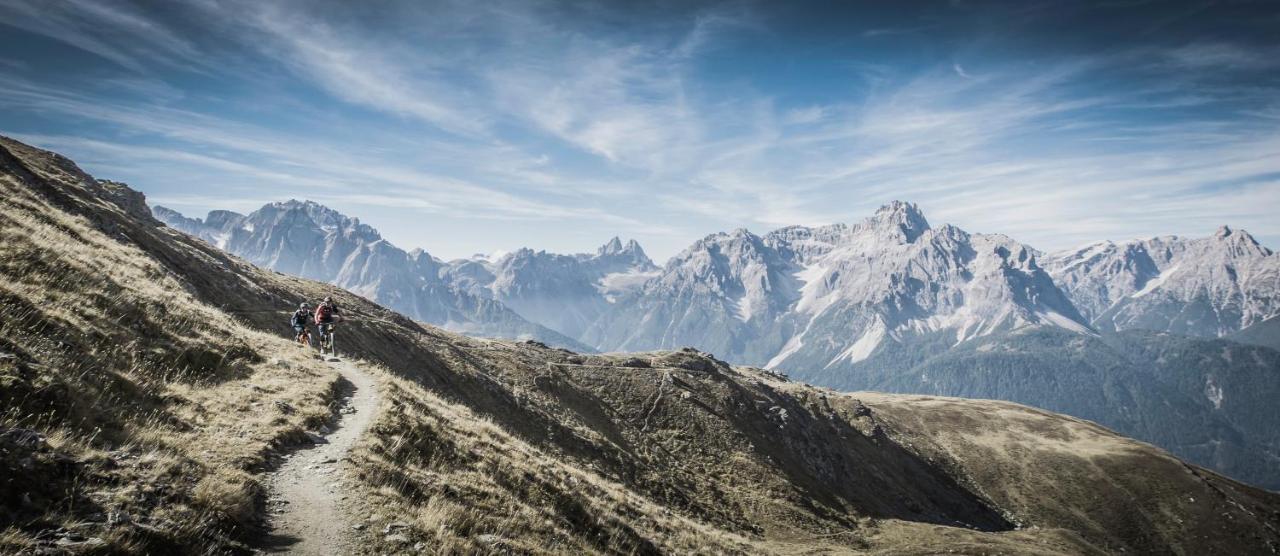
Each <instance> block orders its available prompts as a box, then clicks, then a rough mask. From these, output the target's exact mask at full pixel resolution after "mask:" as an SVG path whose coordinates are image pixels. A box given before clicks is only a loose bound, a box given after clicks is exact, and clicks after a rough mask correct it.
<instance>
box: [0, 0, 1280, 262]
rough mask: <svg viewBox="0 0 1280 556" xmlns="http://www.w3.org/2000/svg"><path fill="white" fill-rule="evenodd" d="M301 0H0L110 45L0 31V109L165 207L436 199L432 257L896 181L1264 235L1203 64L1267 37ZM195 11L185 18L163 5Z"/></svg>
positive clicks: (946, 209) (1227, 94) (1230, 127)
mask: <svg viewBox="0 0 1280 556" xmlns="http://www.w3.org/2000/svg"><path fill="white" fill-rule="evenodd" d="M315 7H316V6H314V5H310V4H307V3H299V4H294V3H256V2H246V1H239V0H200V1H199V2H196V3H192V4H184V5H180V6H174V7H172V9H173V10H176V11H178V12H180V14H181V15H182V16H181V17H162V16H161V15H160V12H162V11H163V10H157V9H153V8H155V7H154V6H149V5H146V6H142V7H139V5H135V4H129V3H122V4H115V3H110V4H108V3H100V2H94V1H91V0H76V1H74V2H53V3H47V4H42V5H40V7H39V8H37V7H35V5H33V4H30V3H23V2H16V1H13V0H0V24H4V25H8V26H10V27H14V28H20V29H24V30H26V31H28V32H31V33H35V34H38V35H42V36H45V37H49V38H51V39H54V40H56V41H60V42H62V43H65V44H68V45H71V46H73V47H75V48H77V49H80V50H82V51H85V52H89V53H92V55H93V56H96V57H98V58H101V59H105V60H109V61H111V62H112V63H114V64H116V65H118V66H120V68H121V69H120V71H114V72H112V71H101V72H95V73H93V74H92V75H86V76H84V77H83V78H79V79H78V78H77V76H75V75H56V76H44V77H48V78H47V79H42V77H41V76H40V75H39V73H40V72H39V71H38V67H36V66H37V65H35V64H32V63H29V62H28V61H26V60H24V59H23V58H22V55H21V54H20V53H13V52H0V60H10V61H12V63H6V62H0V77H2V78H0V108H3V109H4V110H5V111H6V112H8V113H11V114H22V115H23V116H24V119H23V120H21V121H15V122H6V123H5V124H4V126H5V128H6V129H7V130H8V131H7V132H8V133H14V134H17V135H19V136H20V137H22V138H25V139H27V140H30V141H33V142H35V143H38V144H42V145H45V146H49V147H53V148H56V149H58V150H64V151H67V152H68V154H72V155H73V156H76V157H77V158H80V159H82V160H84V161H86V162H87V164H88V165H90V166H91V169H94V170H100V171H105V172H110V173H112V174H116V175H122V176H127V177H130V178H131V179H136V180H141V182H142V183H140V185H141V186H142V187H143V188H144V189H151V190H154V191H155V192H156V194H155V195H154V197H155V198H157V199H161V200H165V201H166V202H171V203H175V204H179V205H180V207H181V208H184V209H190V208H196V209H201V208H215V207H216V205H218V204H221V205H226V206H231V207H233V208H238V209H242V210H243V209H245V208H248V207H246V206H245V205H246V203H247V201H246V200H252V201H254V202H256V201H257V200H261V199H264V198H268V199H269V198H276V197H279V198H285V197H305V198H312V199H314V200H317V201H321V202H326V203H331V204H334V205H337V206H339V208H345V209H346V210H349V211H352V212H355V213H356V214H357V215H359V216H362V217H365V219H366V220H374V221H376V220H377V219H378V215H385V214H397V215H402V214H403V213H404V211H412V213H414V214H417V215H424V218H423V219H424V221H427V222H429V223H431V224H432V225H434V223H435V222H438V221H444V220H447V221H448V223H449V225H453V226H463V227H464V229H465V231H463V232H459V233H457V234H455V235H456V236H459V237H456V238H453V237H451V238H450V239H452V240H453V241H442V243H445V245H444V246H443V247H442V246H439V245H433V241H439V240H438V239H437V238H438V237H439V230H440V228H433V230H435V231H436V235H434V236H433V235H429V234H428V233H427V232H417V231H415V230H416V229H417V228H419V227H421V226H410V225H404V226H400V227H399V229H400V230H402V231H401V232H400V233H404V234H420V235H413V236H411V237H407V238H400V240H399V241H398V243H402V244H405V245H406V246H413V245H415V244H416V245H421V246H423V247H427V248H428V249H432V250H433V252H436V251H438V250H439V249H444V250H445V251H444V254H446V256H448V255H462V254H466V253H470V252H473V251H476V250H492V249H493V248H497V247H503V248H510V247H515V246H518V245H517V244H513V243H518V242H524V241H530V242H533V241H552V242H554V241H563V242H565V243H568V242H571V241H582V240H581V235H590V234H601V235H606V234H607V235H612V234H613V233H618V232H626V233H629V234H632V235H637V236H639V237H640V238H641V239H642V240H644V239H646V238H651V239H652V241H654V242H657V245H656V246H655V245H650V246H647V247H648V248H649V249H650V251H651V252H654V253H656V254H658V255H659V256H660V255H662V254H664V253H670V252H673V251H675V250H677V249H679V248H680V247H681V246H682V244H683V243H684V242H685V241H686V240H689V239H692V238H694V237H698V236H701V235H703V234H705V233H708V232H711V231H716V230H720V229H727V228H733V227H739V226H749V227H753V228H757V229H767V228H772V227H777V226H783V225H789V224H821V223H826V222H831V221H837V220H843V221H849V220H855V219H858V218H860V217H862V216H864V215H865V214H867V213H869V212H870V211H871V210H873V209H874V208H875V207H876V206H877V205H878V204H880V203H882V202H884V201H887V200H890V199H893V198H903V199H907V200H913V201H916V202H919V203H920V204H921V205H922V206H924V208H925V209H926V210H927V211H928V212H929V213H930V217H931V218H932V219H933V220H934V221H939V222H945V221H953V222H955V223H957V224H961V225H963V226H965V227H967V228H971V229H973V230H975V231H1001V232H1006V233H1009V234H1010V235H1013V236H1015V237H1018V238H1019V239H1023V240H1026V241H1029V242H1031V243H1033V244H1035V245H1037V246H1039V247H1042V248H1053V247H1057V246H1063V245H1065V244H1068V243H1075V242H1077V241H1078V240H1088V239H1096V238H1099V237H1104V236H1105V237H1124V236H1128V235H1143V234H1150V233H1157V232H1179V233H1188V232H1190V231H1192V230H1193V229H1199V228H1201V227H1204V228H1208V229H1211V226H1209V225H1208V224H1207V222H1208V221H1210V220H1213V221H1215V225H1216V223H1222V222H1226V221H1228V220H1230V222H1229V223H1231V224H1233V225H1237V226H1246V227H1250V228H1254V231H1256V232H1258V233H1260V234H1261V235H1264V236H1270V237H1280V228H1278V227H1277V226H1280V224H1276V223H1274V222H1273V220H1274V218H1269V217H1268V216H1267V215H1268V211H1270V213H1272V214H1273V213H1274V209H1275V207H1276V206H1277V205H1276V204H1275V202H1276V198H1277V187H1280V186H1278V185H1277V182H1276V180H1275V179H1274V175H1275V174H1276V173H1277V172H1280V159H1277V158H1276V157H1275V155H1274V153H1276V152H1280V126H1277V124H1276V122H1277V120H1280V116H1277V114H1280V104H1277V102H1276V101H1275V100H1274V99H1275V98H1277V97H1276V93H1277V92H1278V91H1276V90H1275V89H1276V84H1275V83H1274V82H1273V81H1267V80H1265V79H1255V80H1251V81H1246V80H1242V79H1238V78H1234V77H1233V78H1224V77H1223V76H1227V75H1237V74H1250V73H1252V74H1265V73H1266V72H1267V71H1268V70H1270V69H1274V67H1275V64H1276V62H1275V60H1280V56H1276V55H1275V49H1274V47H1258V46H1257V45H1246V44H1245V43H1242V42H1233V41H1232V40H1231V38H1230V37H1218V38H1213V39H1197V40H1195V41H1191V42H1187V41H1182V42H1178V43H1176V44H1173V45H1172V46H1170V45H1169V44H1165V43H1161V44H1140V45H1135V46H1133V47H1131V48H1115V49H1110V50H1108V51H1106V52H1105V53H1100V54H1095V55H1089V56H1073V55H1057V56H1046V57H1042V58H1035V59H1030V58H1028V59H1023V58H1021V57H1019V55H1018V54H1019V53H1016V52H1015V53H1014V55H1010V54H1009V53H1008V52H1005V51H1000V50H999V49H984V48H983V45H984V44H986V43H987V42H992V41H995V40H996V39H994V38H992V37H990V36H982V37H978V38H974V39H972V40H971V41H968V42H966V41H955V40H953V39H948V41H949V42H940V43H936V44H935V43H930V44H931V45H932V46H934V47H937V48H936V50H938V51H939V52H940V54H938V55H936V56H934V55H931V54H930V55H918V54H914V53H908V54H901V53H898V52H887V51H885V50H883V49H882V48H881V47H883V45H884V44H885V43H886V42H889V41H888V39H887V37H890V36H892V37H894V39H893V40H895V41H896V40H908V39H907V38H910V40H913V41H916V40H918V41H927V40H929V38H930V35H932V34H935V33H934V30H935V29H936V30H937V33H939V34H941V33H944V32H947V31H950V30H949V29H947V28H946V27H937V26H935V25H933V24H928V25H911V24H907V25H899V26H891V25H879V26H877V27H874V28H869V29H857V31H856V32H850V33H842V34H841V39H840V40H846V39H847V40H850V41H858V40H860V41H862V42H859V43H851V44H856V45H858V46H859V47H860V48H843V47H842V48H841V49H834V50H838V51H839V53H840V54H839V55H838V56H836V55H830V54H829V51H827V50H823V48H820V47H816V46H814V45H813V44H812V43H811V42H808V41H810V40H811V39H810V38H809V37H805V38H804V39H805V40H798V39H797V40H796V41H795V43H797V44H801V45H802V46H794V45H783V46H785V47H789V48H795V49H796V50H795V51H794V52H788V53H786V55H780V56H776V57H772V56H771V54H772V53H771V52H768V51H767V49H760V50H752V49H751V46H752V45H753V44H754V43H755V42H756V41H777V40H778V39H779V37H778V36H777V34H776V30H775V29H771V28H769V26H770V22H769V21H768V20H767V18H765V17H762V16H761V14H760V13H759V10H760V9H764V7H762V6H758V5H753V4H726V5H717V6H710V7H696V8H688V9H687V11H685V12H683V16H682V18H679V19H676V20H672V21H666V20H663V21H661V22H659V23H652V22H644V21H641V22H637V21H634V18H632V14H630V13H626V14H611V15H613V16H614V17H615V18H616V20H617V21H626V22H628V24H627V25H616V24H609V23H599V22H594V21H593V22H587V23H584V22H583V21H581V20H579V19H575V18H574V17H570V16H566V15H565V14H564V13H561V11H558V10H557V9H552V7H551V6H546V5H541V4H525V3H496V4H488V5H484V6H471V5H469V4H466V3H461V2H442V3H437V4H432V5H431V6H429V7H425V6H417V5H413V4H402V5H380V6H374V7H369V8H368V9H361V10H353V11H344V8H343V7H341V6H332V7H330V9H326V10H318V9H315ZM144 8H145V9H144ZM583 9H584V10H587V11H592V13H597V12H599V11H601V10H603V11H606V12H608V11H609V10H614V9H620V8H614V7H610V6H593V7H591V8H590V9H589V10H588V9H587V8H583ZM564 10H565V11H569V10H568V8H564ZM593 10H594V11H593ZM197 19H198V20H199V21H201V22H204V23H205V25H203V27H202V32H203V33H205V34H204V35H197V34H192V33H188V31H189V29H187V28H186V27H184V23H183V22H184V21H189V20H197ZM373 30H377V31H379V32H376V33H375V32H372V31H373ZM126 37H127V40H126ZM770 44H777V43H776V42H775V43H770ZM730 45H731V46H732V48H730V47H729V46H730ZM877 45H879V46H877ZM957 45H958V46H957ZM861 47H865V50H864V49H861ZM943 47H945V48H943ZM877 48H881V49H879V50H877ZM921 50H922V51H930V50H931V49H921ZM228 52H231V53H234V54H228ZM744 52H745V53H747V54H744ZM886 52H887V53H886ZM824 56H832V57H833V59H826V58H824ZM894 56H901V58H894ZM904 59H910V60H911V62H910V63H907V62H904V61H902V60H904ZM957 60H963V63H962V62H959V61H957ZM95 67H96V66H95ZM192 70H194V72H195V73H198V74H199V77H196V78H192V77H189V75H190V74H192V73H193V71H192ZM805 79H808V80H810V81H803V80H805ZM795 80H801V81H799V82H797V81H795ZM1113 83H1114V85H1113ZM41 125H48V126H49V127H50V129H41V128H40V126H41ZM1268 176H1271V177H1268ZM217 192H224V193H225V196H226V197H228V198H229V199H230V198H232V197H234V198H235V199H237V200H228V201H227V202H224V203H216V200H217V199H219V197H220V195H218V194H214V193H217ZM268 193H270V194H268ZM202 203H208V206H205V207H202V206H201V204H202ZM370 215H371V216H370ZM1218 221H1222V222H1218ZM568 228H572V232H570V231H556V230H567V229H568ZM514 229H519V230H520V234H519V235H516V232H510V230H514ZM530 230H532V231H533V233H534V234H536V235H535V236H533V237H531V236H530V235H529V233H530ZM504 234H507V235H504ZM482 242H489V243H488V244H485V245H481V243H482ZM494 242H497V243H494ZM455 244H456V246H455ZM536 246H539V247H542V246H546V247H551V248H555V247H556V245H554V244H551V245H544V244H537V245H536ZM585 247H586V246H585V245H579V246H576V247H569V248H566V249H565V250H574V249H582V248H585ZM451 248H452V249H457V251H456V252H452V253H450V252H449V251H448V250H449V249H451Z"/></svg>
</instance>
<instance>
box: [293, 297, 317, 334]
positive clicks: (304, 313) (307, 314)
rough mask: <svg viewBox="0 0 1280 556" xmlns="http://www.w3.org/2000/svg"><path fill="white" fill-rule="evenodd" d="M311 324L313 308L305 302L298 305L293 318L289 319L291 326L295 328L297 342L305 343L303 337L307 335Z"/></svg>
mask: <svg viewBox="0 0 1280 556" xmlns="http://www.w3.org/2000/svg"><path fill="white" fill-rule="evenodd" d="M311 322H312V320H311V306H310V305H308V304H307V303H306V302H305V301H304V302H303V303H302V304H301V305H298V310H297V311H294V312H293V316H291V317H289V326H292V327H293V332H294V336H293V340H294V341H295V342H298V343H302V342H303V336H306V335H307V325H309V324H311Z"/></svg>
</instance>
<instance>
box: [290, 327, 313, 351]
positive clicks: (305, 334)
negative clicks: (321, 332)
mask: <svg viewBox="0 0 1280 556" xmlns="http://www.w3.org/2000/svg"><path fill="white" fill-rule="evenodd" d="M294 339H295V340H297V341H298V345H302V346H307V347H312V346H313V345H314V344H312V343H311V328H310V327H306V326H304V327H302V333H301V334H298V335H297V337H296V338H294Z"/></svg>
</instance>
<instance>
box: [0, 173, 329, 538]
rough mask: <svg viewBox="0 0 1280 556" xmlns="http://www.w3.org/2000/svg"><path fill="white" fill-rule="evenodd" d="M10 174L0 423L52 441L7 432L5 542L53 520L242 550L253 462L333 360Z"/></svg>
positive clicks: (1, 291)
mask: <svg viewBox="0 0 1280 556" xmlns="http://www.w3.org/2000/svg"><path fill="white" fill-rule="evenodd" d="M46 170H47V171H48V173H47V174H45V175H44V176H43V177H45V178H46V179H58V180H75V179H76V177H75V176H74V175H72V174H69V173H66V172H61V171H58V169H57V168H48V169H46ZM19 177H20V176H18V175H15V174H14V173H7V174H0V278H2V279H0V305H3V306H4V307H5V308H6V311H5V315H4V317H3V319H2V320H0V354H3V355H2V356H0V402H3V403H2V404H0V407H2V408H3V409H2V410H0V429H3V430H29V431H33V432H34V433H38V434H40V435H43V436H44V438H45V440H44V441H43V442H40V443H38V445H35V446H30V447H28V446H14V445H13V444H9V445H7V446H8V447H10V448H12V450H11V451H10V452H9V457H6V458H5V461H4V463H5V465H6V466H8V469H6V470H5V484H4V485H3V486H0V488H2V489H3V491H4V492H3V493H2V494H3V495H4V496H3V498H5V500H6V502H5V503H4V504H3V506H0V531H3V534H2V535H0V552H9V551H16V550H27V549H32V548H34V547H36V546H38V545H39V544H40V543H41V542H44V541H43V540H39V539H38V537H42V535H47V534H49V532H51V531H53V530H56V529H57V528H59V527H63V528H67V529H72V528H73V527H74V530H75V531H76V532H77V533H79V534H80V535H82V536H83V537H85V538H96V539H102V540H103V541H104V542H106V543H107V548H109V549H111V550H118V551H122V552H134V551H157V552H165V551H183V552H188V551H206V550H212V551H223V550H243V549H245V545H244V544H243V539H245V538H246V535H247V534H249V533H251V532H252V531H253V529H254V527H255V523H256V522H257V518H258V516H257V511H256V504H257V498H258V496H259V491H260V486H259V485H258V480H257V478H256V477H255V476H254V475H253V474H251V473H250V471H253V470H259V471H260V470H261V469H263V468H264V467H265V466H266V465H267V463H268V461H269V458H270V457H271V456H272V454H273V453H274V450H275V449H276V448H277V447H279V446H281V445H283V444H286V443H292V442H293V441H295V440H296V438H297V436H298V435H299V433H300V431H301V430H302V429H303V427H305V426H308V425H314V424H315V423H317V422H318V421H320V420H322V419H324V418H326V417H327V415H328V414H329V408H328V403H329V401H330V400H331V398H332V384H333V383H334V381H335V380H336V373H334V372H333V371H332V370H330V369H328V368H325V367H324V365H323V364H320V363H319V362H316V361H314V360H312V359H310V358H309V357H307V356H306V355H305V354H303V353H301V352H300V350H298V349H297V348H295V347H294V346H292V345H290V343H289V342H287V341H286V340H284V339H282V338H280V337H277V336H275V335H271V334H264V333H262V332H261V331H258V330H255V329H252V328H249V327H247V326H245V325H244V324H243V323H242V322H241V321H239V319H237V318H235V317H234V316H228V315H223V314H222V313H221V311H220V310H219V309H217V308H216V307H213V306H211V305H209V304H207V303H204V302H202V301H200V300H199V299H197V298H195V297H194V296H193V295H192V293H191V288H190V287H189V285H188V284H185V283H184V282H183V281H182V280H181V279H180V278H179V277H177V276H175V275H174V274H173V273H172V272H171V271H169V270H168V269H166V268H165V267H164V266H163V265H162V264H160V263H158V262H157V261H156V260H155V259H154V258H152V257H151V256H149V255H148V254H147V253H144V252H143V251H141V250H140V249H139V248H138V247H137V246H135V245H133V244H131V243H129V242H127V241H121V240H120V239H119V238H112V237H110V236H108V235H107V234H104V233H103V232H102V230H101V229H99V227H98V226H99V224H98V223H95V222H93V221H91V220H89V219H87V218H84V217H76V216H72V215H71V214H69V213H67V212H63V211H62V210H59V208H56V207H55V206H53V205H52V204H51V203H52V202H54V201H55V199H50V198H48V197H45V196H42V195H40V194H39V191H38V190H37V189H35V188H33V187H32V186H31V183H30V182H28V183H19V182H20V179H19ZM73 183H74V184H73V185H68V186H67V187H90V186H91V184H85V183H81V182H78V181H76V182H73ZM106 209H107V210H110V207H109V206H107V207H106ZM276 401H284V402H287V403H289V404H290V405H291V406H292V407H293V408H295V409H294V411H291V412H290V413H288V414H285V413H283V412H281V411H280V410H279V409H278V408H277V407H276V405H275V403H274V402H276ZM9 501H23V502H19V503H17V504H12V503H10V502H9ZM45 540H48V541H52V540H53V539H52V538H47V539H45Z"/></svg>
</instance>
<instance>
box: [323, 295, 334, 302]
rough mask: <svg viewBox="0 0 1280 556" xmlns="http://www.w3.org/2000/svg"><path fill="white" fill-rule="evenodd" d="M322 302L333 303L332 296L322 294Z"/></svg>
mask: <svg viewBox="0 0 1280 556" xmlns="http://www.w3.org/2000/svg"><path fill="white" fill-rule="evenodd" d="M324 302H325V303H333V298H332V297H329V296H327V295H326V296H324Z"/></svg>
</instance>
